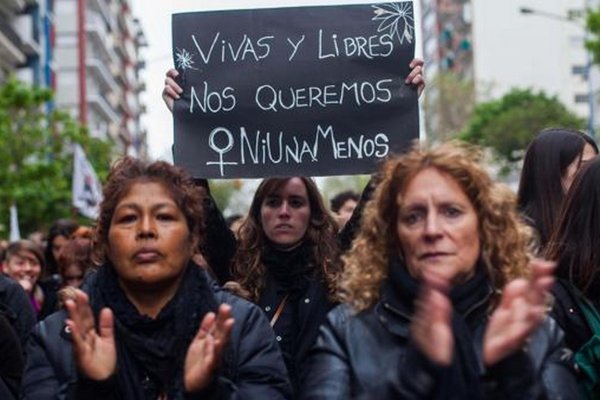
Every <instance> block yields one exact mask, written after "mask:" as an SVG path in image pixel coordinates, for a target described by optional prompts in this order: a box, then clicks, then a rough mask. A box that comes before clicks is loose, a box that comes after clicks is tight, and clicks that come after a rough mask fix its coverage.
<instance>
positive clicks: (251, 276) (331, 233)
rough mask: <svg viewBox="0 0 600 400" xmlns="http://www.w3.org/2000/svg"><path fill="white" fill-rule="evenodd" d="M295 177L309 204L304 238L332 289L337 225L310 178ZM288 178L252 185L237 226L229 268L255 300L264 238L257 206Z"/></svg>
mask: <svg viewBox="0 0 600 400" xmlns="http://www.w3.org/2000/svg"><path fill="white" fill-rule="evenodd" d="M298 178H299V179H301V180H302V182H303V183H304V186H305V187H306V192H307V194H308V202H309V205H310V222H309V225H308V229H307V231H306V235H305V236H304V241H305V242H307V243H308V244H309V245H310V247H311V250H312V260H313V263H314V265H313V267H314V268H315V271H316V272H317V273H318V274H320V275H321V277H322V278H323V279H324V280H325V283H326V284H327V286H328V288H329V290H330V292H331V293H333V292H334V291H335V289H336V278H337V277H338V275H339V245H338V243H337V240H336V237H335V234H336V232H337V227H336V224H335V221H334V220H333V218H332V217H331V216H330V215H329V212H328V211H327V208H326V207H325V204H324V202H323V198H322V196H321V193H320V192H319V189H318V188H317V185H316V184H315V183H314V181H313V180H312V179H310V178H307V177H298ZM290 179H292V177H285V178H268V179H265V180H263V181H262V182H261V184H260V185H259V187H258V189H256V193H255V195H254V198H253V199H252V204H251V205H250V210H249V211H248V216H247V217H246V218H245V220H244V222H243V223H242V225H241V227H240V232H239V235H240V240H239V244H238V249H237V252H236V254H235V257H234V259H233V264H232V271H233V275H234V278H235V279H236V281H238V282H239V284H240V285H241V286H242V288H243V289H245V290H246V291H248V292H249V293H250V299H251V300H253V301H258V299H259V298H260V295H261V293H262V290H263V289H264V288H265V284H266V280H265V277H266V267H265V266H264V265H263V264H262V261H261V255H262V252H263V249H264V248H265V245H266V244H267V243H268V238H267V236H266V234H265V231H264V229H263V226H262V221H261V213H260V211H261V207H262V204H263V202H264V201H265V199H266V198H267V197H268V196H269V195H270V194H272V193H274V192H276V191H277V190H279V189H280V188H281V187H282V186H283V185H285V184H286V183H287V182H288V181H289V180H290Z"/></svg>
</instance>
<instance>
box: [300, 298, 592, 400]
mask: <svg viewBox="0 0 600 400" xmlns="http://www.w3.org/2000/svg"><path fill="white" fill-rule="evenodd" d="M486 322H487V321H486V319H485V318H483V319H481V321H480V323H478V324H477V326H476V328H475V331H474V332H473V333H472V335H473V337H474V338H475V341H474V343H473V346H474V350H475V354H476V355H477V357H478V359H479V364H480V365H479V374H480V377H481V383H482V387H483V390H484V391H485V398H489V399H515V398H518V399H521V398H522V399H543V398H549V399H579V398H581V397H580V393H579V388H578V386H577V383H576V381H575V378H574V375H573V371H572V370H571V366H570V363H568V362H565V361H564V360H563V358H562V357H563V356H565V353H564V349H563V347H562V346H561V344H562V336H563V334H562V332H561V331H560V330H559V329H558V327H557V325H556V323H555V322H554V321H553V320H552V319H547V321H546V322H545V323H544V324H543V325H542V327H541V328H539V329H538V330H537V331H536V332H535V334H534V336H533V337H532V339H531V341H530V344H529V348H528V350H527V352H526V353H525V352H519V353H517V354H515V355H512V356H510V357H508V358H506V359H505V360H503V361H502V362H500V363H499V364H498V365H497V366H495V367H494V368H493V369H492V370H486V369H485V368H484V366H483V362H482V349H481V345H482V342H483V334H484V330H485V324H486ZM409 325H410V317H409V316H408V315H406V314H404V313H402V312H399V310H397V309H396V308H395V307H393V306H392V305H391V304H390V302H389V301H388V300H387V298H386V296H385V295H382V298H381V300H380V301H379V302H377V303H376V304H375V305H374V306H373V307H371V308H369V309H367V310H365V311H363V312H361V313H358V314H355V313H354V312H353V311H352V310H351V309H350V307H349V306H347V305H341V306H338V307H336V308H335V309H334V310H332V311H331V312H330V313H329V315H328V317H327V322H326V323H325V324H324V325H323V326H322V327H321V331H320V335H319V338H318V340H317V343H316V345H315V347H314V348H313V350H312V351H311V353H310V355H309V360H308V364H307V368H306V371H308V374H307V376H306V377H305V379H303V383H302V388H303V393H302V396H301V398H302V399H313V400H314V399H328V400H331V399H340V400H342V399H377V400H385V399H431V398H432V397H433V393H434V392H435V391H436V389H437V387H438V386H439V381H438V378H439V376H440V375H439V373H440V369H441V367H439V366H436V365H435V364H433V363H432V362H431V361H429V360H428V359H427V358H426V357H425V356H424V355H423V354H422V353H420V352H419V351H418V350H417V349H416V348H415V347H414V346H413V345H412V344H411V342H410V340H409ZM444 397H445V396H444ZM447 398H457V399H460V398H464V396H461V395H460V394H458V393H451V394H450V393H448V397H447Z"/></svg>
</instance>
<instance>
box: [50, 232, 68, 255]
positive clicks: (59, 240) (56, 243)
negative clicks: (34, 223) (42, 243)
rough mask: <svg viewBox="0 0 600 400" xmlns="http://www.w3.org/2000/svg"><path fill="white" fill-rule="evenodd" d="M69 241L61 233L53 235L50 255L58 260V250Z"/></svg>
mask: <svg viewBox="0 0 600 400" xmlns="http://www.w3.org/2000/svg"><path fill="white" fill-rule="evenodd" d="M67 243H69V239H68V238H66V237H64V236H63V235H58V236H55V237H54V239H52V256H53V257H54V259H55V260H58V256H60V252H61V251H62V249H63V247H65V246H66V245H67Z"/></svg>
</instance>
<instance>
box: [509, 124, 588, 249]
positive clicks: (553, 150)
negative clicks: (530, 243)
mask: <svg viewBox="0 0 600 400" xmlns="http://www.w3.org/2000/svg"><path fill="white" fill-rule="evenodd" d="M597 154H598V146H597V145H596V143H595V142H594V140H593V139H592V138H591V137H589V136H587V135H586V134H584V133H582V132H579V131H574V130H570V129H564V128H551V129H545V130H543V131H541V132H540V133H539V134H538V135H537V136H536V137H535V139H533V141H532V142H531V143H530V144H529V146H528V147H527V152H526V153H525V158H524V160H523V170H522V171H521V179H520V182H519V192H518V206H519V210H520V211H521V213H522V214H523V216H524V217H525V219H526V222H527V223H528V224H530V225H532V226H533V227H534V228H535V229H536V230H537V233H538V240H539V249H540V251H541V250H543V249H544V248H545V247H546V244H547V243H548V239H549V238H550V234H551V233H552V230H553V228H554V225H555V219H556V216H557V215H558V213H559V211H560V207H561V204H562V202H563V199H564V197H565V193H566V191H567V190H568V189H569V187H570V186H571V183H572V182H573V178H574V176H575V174H576V173H577V171H578V169H579V168H581V166H583V165H585V163H586V162H588V161H589V160H590V159H591V158H593V157H594V156H595V155H597Z"/></svg>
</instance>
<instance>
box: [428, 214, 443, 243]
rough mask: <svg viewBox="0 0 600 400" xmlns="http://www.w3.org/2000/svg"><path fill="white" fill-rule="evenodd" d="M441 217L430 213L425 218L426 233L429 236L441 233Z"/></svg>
mask: <svg viewBox="0 0 600 400" xmlns="http://www.w3.org/2000/svg"><path fill="white" fill-rule="evenodd" d="M440 222H441V221H440V220H439V218H438V217H437V216H436V215H435V214H434V213H430V214H429V215H428V216H427V219H426V220H425V235H426V236H427V237H428V238H436V237H438V236H440V235H441V232H442V231H441V226H440Z"/></svg>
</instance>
